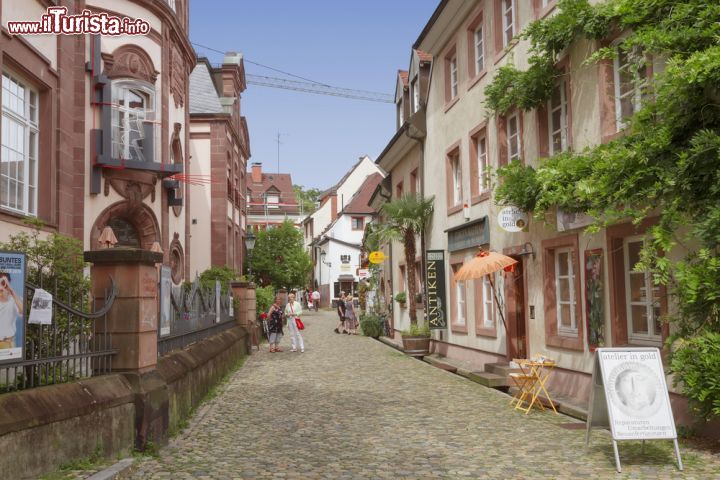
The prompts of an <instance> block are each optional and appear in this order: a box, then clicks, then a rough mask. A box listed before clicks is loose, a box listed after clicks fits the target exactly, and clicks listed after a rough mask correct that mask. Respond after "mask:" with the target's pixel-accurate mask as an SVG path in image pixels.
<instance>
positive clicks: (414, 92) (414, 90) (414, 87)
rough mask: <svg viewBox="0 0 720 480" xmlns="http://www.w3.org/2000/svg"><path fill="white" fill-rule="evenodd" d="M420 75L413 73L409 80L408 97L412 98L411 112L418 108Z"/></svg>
mask: <svg viewBox="0 0 720 480" xmlns="http://www.w3.org/2000/svg"><path fill="white" fill-rule="evenodd" d="M419 77H420V75H415V76H414V77H413V79H412V80H411V81H410V98H411V99H412V100H411V102H412V109H411V110H412V113H415V112H417V111H418V110H420V88H419V86H418V85H419V84H420V78H419Z"/></svg>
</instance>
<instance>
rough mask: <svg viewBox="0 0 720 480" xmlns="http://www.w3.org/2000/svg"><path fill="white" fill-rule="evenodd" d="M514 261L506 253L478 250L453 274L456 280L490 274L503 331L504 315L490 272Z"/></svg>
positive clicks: (497, 270)
mask: <svg viewBox="0 0 720 480" xmlns="http://www.w3.org/2000/svg"><path fill="white" fill-rule="evenodd" d="M516 263H518V261H517V260H515V259H514V258H511V257H508V256H507V255H503V254H501V253H497V252H489V251H487V250H480V251H479V252H478V253H477V254H476V255H475V256H474V257H473V258H472V259H471V260H469V261H467V262H465V263H464V264H463V266H462V267H460V270H458V271H457V272H455V275H454V276H453V278H454V279H455V281H456V282H459V281H463V280H475V279H478V278H482V277H484V276H485V275H489V276H490V277H489V280H490V287H491V288H492V291H493V298H495V304H496V305H497V311H498V313H499V314H500V318H501V319H502V322H503V326H504V327H505V332H507V331H508V328H507V323H505V315H504V314H503V311H502V307H501V306H500V301H499V300H498V297H497V292H496V291H495V283H494V282H493V276H492V274H493V273H495V272H499V271H500V270H505V269H507V268H508V267H512V266H513V265H515V264H516Z"/></svg>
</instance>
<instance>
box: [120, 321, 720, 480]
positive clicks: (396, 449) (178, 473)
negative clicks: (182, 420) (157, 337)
mask: <svg viewBox="0 0 720 480" xmlns="http://www.w3.org/2000/svg"><path fill="white" fill-rule="evenodd" d="M305 324H306V325H307V329H306V330H305V332H306V333H305V348H306V352H305V353H302V354H301V353H291V352H290V348H289V339H288V337H287V336H286V337H285V338H284V339H283V348H284V349H285V352H282V353H275V354H270V353H268V352H267V350H266V349H264V350H263V351H261V352H260V353H259V354H253V355H252V356H251V357H250V358H249V359H248V360H247V362H246V363H245V365H244V366H243V367H242V368H241V369H240V370H238V371H237V372H235V374H234V375H233V376H232V378H231V379H230V381H229V382H228V383H227V384H225V385H224V386H223V387H222V391H221V392H220V394H219V395H218V396H217V397H216V398H214V399H213V400H211V401H210V402H208V403H207V404H205V405H203V406H202V407H201V408H200V409H199V410H198V412H197V414H196V415H195V417H194V418H193V419H192V421H191V422H190V425H189V427H188V428H187V429H186V430H185V431H183V432H182V433H180V434H179V435H178V436H177V437H175V439H174V440H173V441H171V443H170V445H168V446H167V447H165V448H163V449H162V450H161V451H160V454H159V456H158V457H157V458H145V459H142V460H137V461H136V466H135V467H134V468H133V470H132V472H131V475H129V476H128V478H137V479H147V478H153V479H182V478H214V479H228V478H288V479H292V478H297V479H301V478H333V479H336V478H388V479H390V478H393V479H394V478H497V479H505V478H535V479H537V478H653V479H655V478H668V479H669V478H703V479H704V478H720V458H717V457H713V456H712V455H711V454H709V453H706V452H699V451H693V450H691V449H689V448H687V447H685V448H682V449H681V450H682V453H683V461H684V463H685V471H684V472H679V471H678V470H677V468H676V464H675V459H674V456H673V452H672V444H671V442H659V441H655V442H648V444H647V445H646V452H645V454H643V455H641V454H640V446H639V444H634V443H621V444H620V455H621V460H622V462H623V473H622V474H621V475H618V474H617V473H616V472H615V468H614V460H613V456H612V448H611V443H610V437H609V435H608V434H607V433H606V432H599V431H596V432H594V433H593V437H592V443H591V446H590V448H588V449H586V448H585V446H584V439H585V430H584V428H579V429H568V428H563V427H561V425H562V424H569V423H572V422H574V423H577V422H578V421H577V420H574V419H572V418H570V417H565V416H562V415H560V416H556V415H555V414H553V413H547V412H545V413H541V412H539V411H533V412H531V413H530V415H527V416H526V415H524V414H521V413H519V412H517V411H514V410H512V409H511V408H510V407H509V405H508V400H509V398H508V397H507V396H506V395H504V394H502V393H500V392H497V391H495V390H492V389H488V388H485V387H482V386H480V385H477V384H474V383H472V382H470V381H468V380H466V379H463V378H461V377H458V376H455V375H453V374H450V373H448V372H445V371H442V370H439V369H436V368H433V367H431V366H430V365H427V364H425V363H423V362H420V361H417V360H414V359H411V358H408V357H406V356H404V355H403V354H401V353H399V352H396V351H394V350H393V349H391V348H389V347H387V346H385V345H383V344H381V343H380V342H377V341H375V340H372V339H369V338H365V337H362V336H356V337H354V336H349V335H337V334H335V333H333V331H332V329H333V328H334V324H335V316H334V314H333V313H332V312H321V313H318V314H315V313H311V314H307V315H306V316H305ZM286 333H287V331H286Z"/></svg>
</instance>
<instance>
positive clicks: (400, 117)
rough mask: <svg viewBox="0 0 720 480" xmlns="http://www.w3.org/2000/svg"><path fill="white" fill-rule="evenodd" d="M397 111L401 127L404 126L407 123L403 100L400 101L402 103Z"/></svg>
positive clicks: (399, 103) (398, 105)
mask: <svg viewBox="0 0 720 480" xmlns="http://www.w3.org/2000/svg"><path fill="white" fill-rule="evenodd" d="M397 109H398V121H399V122H400V123H399V126H402V124H403V123H405V115H404V112H403V103H402V100H400V101H399V102H398V103H397Z"/></svg>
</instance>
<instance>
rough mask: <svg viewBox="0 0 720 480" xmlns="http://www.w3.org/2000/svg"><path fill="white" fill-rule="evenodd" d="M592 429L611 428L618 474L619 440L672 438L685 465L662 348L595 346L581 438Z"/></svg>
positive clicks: (620, 469)
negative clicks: (585, 417)
mask: <svg viewBox="0 0 720 480" xmlns="http://www.w3.org/2000/svg"><path fill="white" fill-rule="evenodd" d="M593 427H601V428H608V427H609V428H610V433H611V435H612V445H613V450H614V453H615V466H616V467H617V471H618V472H621V471H622V468H621V467H620V454H619V453H618V445H617V442H618V440H642V441H643V446H644V442H645V440H672V441H673V443H674V444H675V455H677V462H678V468H679V469H680V470H682V469H683V466H682V460H681V459H680V449H679V448H678V443H677V432H676V431H675V420H674V418H673V413H672V409H671V408H670V396H669V394H668V389H667V385H666V384H665V372H664V371H663V366H662V360H661V357H660V350H658V349H657V348H651V347H637V348H598V349H597V350H596V351H595V362H594V367H593V374H592V390H591V391H590V405H589V408H588V417H587V425H586V428H587V432H586V436H585V442H586V443H587V444H589V443H590V432H591V430H592V428H593Z"/></svg>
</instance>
